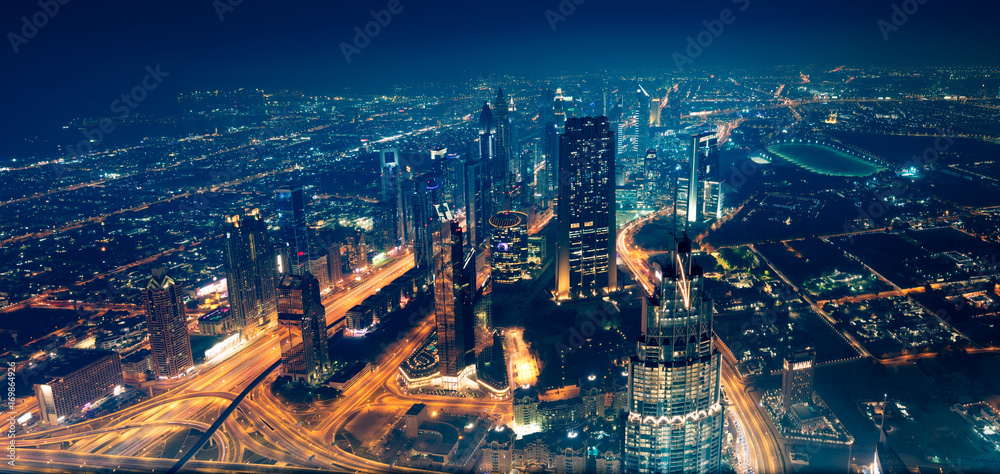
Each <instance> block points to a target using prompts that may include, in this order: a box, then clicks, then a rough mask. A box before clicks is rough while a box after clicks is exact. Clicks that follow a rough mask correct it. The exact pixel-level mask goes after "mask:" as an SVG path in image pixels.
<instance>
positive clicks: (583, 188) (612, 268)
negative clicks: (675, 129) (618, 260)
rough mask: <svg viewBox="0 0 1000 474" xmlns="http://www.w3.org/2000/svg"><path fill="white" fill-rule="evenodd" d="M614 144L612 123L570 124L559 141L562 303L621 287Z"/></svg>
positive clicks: (569, 121)
mask: <svg viewBox="0 0 1000 474" xmlns="http://www.w3.org/2000/svg"><path fill="white" fill-rule="evenodd" d="M614 143H615V135H614V133H612V132H611V129H610V124H609V123H608V119H607V118H606V117H597V118H593V117H584V118H577V117H573V118H569V119H567V120H566V131H565V133H563V134H562V135H561V136H560V137H559V176H560V185H559V202H558V207H557V213H556V217H557V218H558V234H557V237H556V238H557V241H556V243H557V249H556V252H557V253H556V289H555V291H556V297H557V298H569V297H570V296H571V293H572V295H573V296H576V295H596V294H597V292H598V291H599V290H602V289H605V288H611V289H613V288H615V287H616V286H617V268H616V264H615V229H616V227H615V182H614V178H615V145H614Z"/></svg>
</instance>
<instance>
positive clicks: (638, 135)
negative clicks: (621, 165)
mask: <svg viewBox="0 0 1000 474" xmlns="http://www.w3.org/2000/svg"><path fill="white" fill-rule="evenodd" d="M637 89H638V90H637V91H636V93H635V95H636V100H637V101H638V103H637V104H636V114H635V115H636V122H635V147H636V148H635V163H634V169H631V170H629V171H630V172H632V173H637V172H641V171H642V165H643V160H644V158H645V157H646V150H647V149H648V148H649V108H650V100H651V99H650V98H649V93H647V92H646V89H644V88H643V87H642V84H638V87H637Z"/></svg>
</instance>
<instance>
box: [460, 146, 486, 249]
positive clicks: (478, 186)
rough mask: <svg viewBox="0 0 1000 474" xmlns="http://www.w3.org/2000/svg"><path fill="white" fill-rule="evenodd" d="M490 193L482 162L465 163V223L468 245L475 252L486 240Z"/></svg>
mask: <svg viewBox="0 0 1000 474" xmlns="http://www.w3.org/2000/svg"><path fill="white" fill-rule="evenodd" d="M487 192H488V191H487V190H486V188H485V183H484V181H483V162H482V160H469V161H467V162H466V163H465V222H466V227H465V228H466V229H467V230H468V232H467V234H469V236H468V238H467V239H466V241H467V244H468V245H469V246H470V248H472V249H473V250H475V249H478V248H479V247H480V246H481V245H482V244H483V242H484V241H485V240H486V237H487V235H486V229H485V222H484V221H485V214H484V213H485V212H486V208H485V207H484V206H485V205H486V196H485V194H486V193H487Z"/></svg>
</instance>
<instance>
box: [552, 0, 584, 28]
mask: <svg viewBox="0 0 1000 474" xmlns="http://www.w3.org/2000/svg"><path fill="white" fill-rule="evenodd" d="M585 1H587V0H562V1H560V2H559V6H558V7H556V10H559V11H558V12H556V11H555V10H545V19H546V20H548V22H549V27H550V28H552V31H555V30H556V25H558V24H559V23H560V22H563V21H566V17H568V16H570V15H572V14H573V13H576V7H577V6H578V5H582V4H583V2H585Z"/></svg>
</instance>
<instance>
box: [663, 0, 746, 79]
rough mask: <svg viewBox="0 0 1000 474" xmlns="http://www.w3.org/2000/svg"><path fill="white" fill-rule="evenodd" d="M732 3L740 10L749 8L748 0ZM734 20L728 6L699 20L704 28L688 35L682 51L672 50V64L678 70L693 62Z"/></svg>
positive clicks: (734, 16) (734, 13)
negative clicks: (713, 15) (717, 16)
mask: <svg viewBox="0 0 1000 474" xmlns="http://www.w3.org/2000/svg"><path fill="white" fill-rule="evenodd" d="M731 1H732V2H733V4H735V5H737V6H738V7H739V10H740V11H746V9H747V8H750V0H731ZM735 21H736V12H734V11H733V10H732V9H730V8H723V9H722V10H721V11H719V18H716V19H712V20H705V21H703V22H701V24H702V25H704V26H705V29H704V30H702V31H700V32H698V34H696V35H694V36H688V37H687V38H686V39H687V45H686V46H685V47H684V52H683V53H682V52H680V51H674V54H673V55H671V58H672V59H673V60H674V66H676V67H677V70H678V71H683V70H684V66H685V65H686V64H691V63H693V62H694V60H695V58H697V57H698V56H701V54H702V53H704V52H705V48H708V47H709V46H712V44H714V43H715V40H716V38H718V37H719V36H722V33H723V32H724V31H725V29H726V25H731V24H733V22H735Z"/></svg>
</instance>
